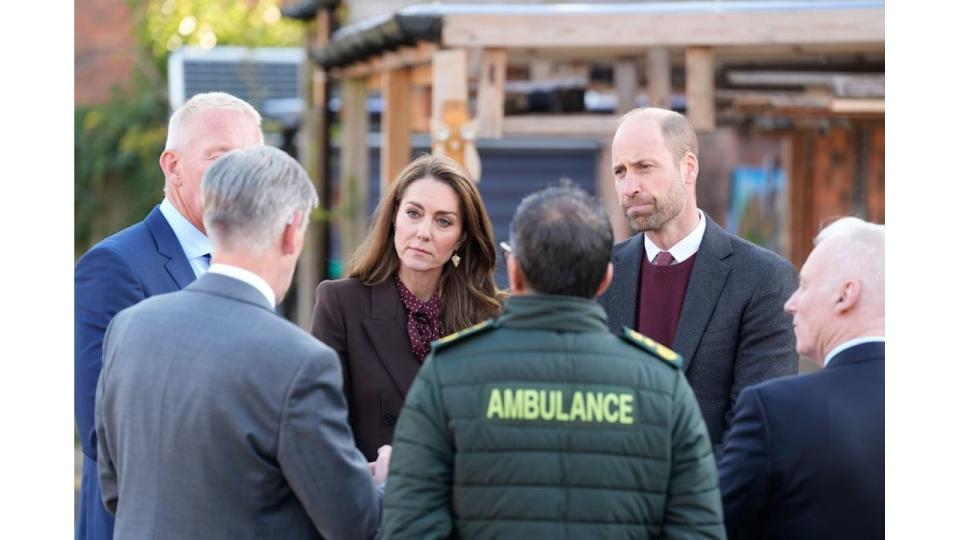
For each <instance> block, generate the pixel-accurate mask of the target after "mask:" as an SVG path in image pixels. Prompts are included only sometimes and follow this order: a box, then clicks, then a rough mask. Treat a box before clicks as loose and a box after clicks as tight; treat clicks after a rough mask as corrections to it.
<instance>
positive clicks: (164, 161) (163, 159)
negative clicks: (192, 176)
mask: <svg viewBox="0 0 960 540" xmlns="http://www.w3.org/2000/svg"><path fill="white" fill-rule="evenodd" d="M160 169H161V170H162V171H163V176H164V177H165V178H168V179H170V181H172V182H173V183H174V184H179V182H180V179H179V176H180V159H179V158H178V156H177V153H176V152H174V151H173V150H164V151H163V153H162V154H160Z"/></svg>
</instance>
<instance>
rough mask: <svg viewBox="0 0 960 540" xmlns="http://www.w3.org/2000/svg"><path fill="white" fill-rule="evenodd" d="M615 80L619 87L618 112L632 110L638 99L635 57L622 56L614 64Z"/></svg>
mask: <svg viewBox="0 0 960 540" xmlns="http://www.w3.org/2000/svg"><path fill="white" fill-rule="evenodd" d="M613 82H614V85H616V87H617V109H616V110H617V114H626V113H628V112H630V111H632V110H633V109H634V107H636V105H635V103H636V101H637V64H636V63H635V62H634V60H633V58H621V59H620V60H618V61H617V62H616V63H615V64H614V66H613Z"/></svg>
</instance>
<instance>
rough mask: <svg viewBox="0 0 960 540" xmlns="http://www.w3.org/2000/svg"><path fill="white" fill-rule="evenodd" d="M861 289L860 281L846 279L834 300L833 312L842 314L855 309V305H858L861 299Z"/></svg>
mask: <svg viewBox="0 0 960 540" xmlns="http://www.w3.org/2000/svg"><path fill="white" fill-rule="evenodd" d="M861 291H862V289H861V287H860V282H859V281H857V280H850V281H844V282H843V284H842V285H841V286H840V290H839V292H838V293H837V298H836V300H835V301H834V305H833V312H834V313H836V314H837V315H840V314H843V313H846V312H848V311H850V310H851V309H853V306H855V305H857V302H858V301H859V300H860V293H861Z"/></svg>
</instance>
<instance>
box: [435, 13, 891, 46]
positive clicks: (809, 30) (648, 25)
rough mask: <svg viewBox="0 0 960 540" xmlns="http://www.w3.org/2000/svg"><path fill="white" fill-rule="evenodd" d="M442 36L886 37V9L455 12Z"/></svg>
mask: <svg viewBox="0 0 960 540" xmlns="http://www.w3.org/2000/svg"><path fill="white" fill-rule="evenodd" d="M638 28H642V29H643V31H639V32H638V31H637V29H638ZM442 40H443V45H444V46H445V47H507V48H512V47H543V48H551V47H566V48H572V47H607V48H609V47H661V46H681V47H682V46H688V45H769V44H784V43H787V44H795V45H805V44H846V43H855V44H860V43H883V42H884V9H883V8H882V7H879V8H843V9H828V8H824V9H813V8H811V9H806V10H795V9H794V10H782V9H752V10H749V11H748V10H738V11H722V10H718V11H706V10H705V11H702V12H701V11H686V10H685V11H683V12H664V11H660V12H657V11H642V10H624V11H623V12H622V13H611V12H609V11H600V10H594V11H591V10H589V9H587V10H582V11H575V12H574V11H571V12H567V13H550V14H536V13H524V14H517V13H509V12H502V13H483V14H476V13H475V14H456V13H451V14H447V15H445V16H444V25H443V36H442Z"/></svg>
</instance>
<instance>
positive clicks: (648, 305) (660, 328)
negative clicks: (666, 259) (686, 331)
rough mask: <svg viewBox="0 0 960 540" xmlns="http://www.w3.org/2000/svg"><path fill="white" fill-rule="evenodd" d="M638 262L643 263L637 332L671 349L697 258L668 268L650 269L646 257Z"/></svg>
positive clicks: (638, 292) (638, 294)
mask: <svg viewBox="0 0 960 540" xmlns="http://www.w3.org/2000/svg"><path fill="white" fill-rule="evenodd" d="M640 258H641V259H643V263H642V266H641V268H640V287H639V288H638V289H637V332H640V333H641V334H643V335H645V336H647V337H649V338H651V339H653V340H654V341H657V342H659V343H662V344H664V345H666V346H667V347H671V348H672V347H673V338H674V336H676V334H677V322H679V321H680V309H681V308H682V307H683V297H684V295H685V294H686V293H687V284H688V283H689V282H690V272H691V271H692V270H693V262H694V261H695V260H696V258H697V255H696V253H694V254H693V256H692V257H690V258H689V259H687V260H685V261H683V262H682V263H680V264H673V265H670V266H654V264H653V263H652V262H650V261H649V260H647V256H646V254H644V255H643V256H642V257H640Z"/></svg>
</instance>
